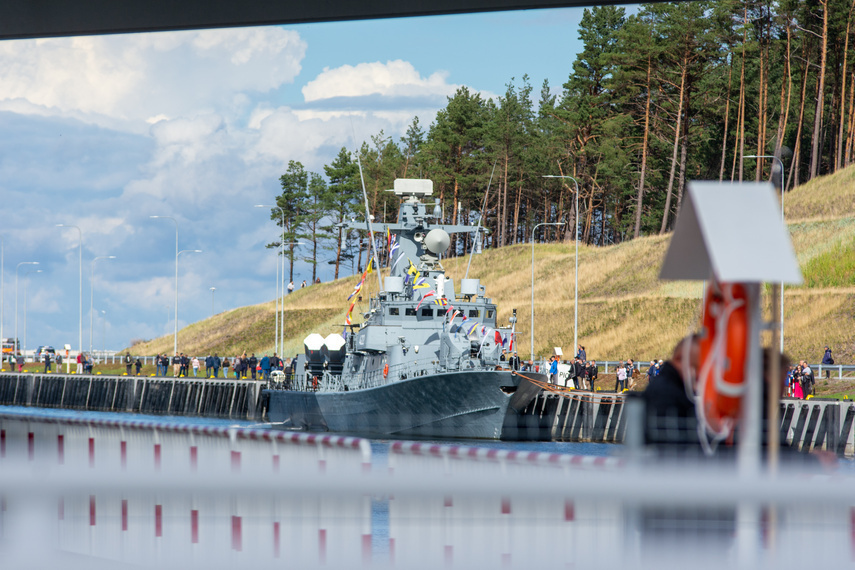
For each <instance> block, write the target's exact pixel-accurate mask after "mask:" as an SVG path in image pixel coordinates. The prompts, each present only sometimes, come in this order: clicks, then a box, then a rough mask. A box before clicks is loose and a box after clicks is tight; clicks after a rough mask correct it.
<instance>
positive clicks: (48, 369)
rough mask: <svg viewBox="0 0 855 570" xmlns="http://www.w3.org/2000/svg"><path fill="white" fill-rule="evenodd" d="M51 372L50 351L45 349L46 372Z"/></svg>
mask: <svg viewBox="0 0 855 570" xmlns="http://www.w3.org/2000/svg"><path fill="white" fill-rule="evenodd" d="M48 372H50V352H48V351H45V372H44V373H45V374H47V373H48Z"/></svg>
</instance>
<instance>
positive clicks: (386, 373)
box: [383, 362, 389, 378]
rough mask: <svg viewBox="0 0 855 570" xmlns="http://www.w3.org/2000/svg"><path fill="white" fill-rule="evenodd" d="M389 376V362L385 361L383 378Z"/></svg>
mask: <svg viewBox="0 0 855 570" xmlns="http://www.w3.org/2000/svg"><path fill="white" fill-rule="evenodd" d="M387 376H389V363H388V362H387V363H386V365H385V366H383V378H386V377H387Z"/></svg>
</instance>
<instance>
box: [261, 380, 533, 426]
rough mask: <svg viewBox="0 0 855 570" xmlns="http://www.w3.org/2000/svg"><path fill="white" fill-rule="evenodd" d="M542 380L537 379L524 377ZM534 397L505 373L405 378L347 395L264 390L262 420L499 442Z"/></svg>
mask: <svg viewBox="0 0 855 570" xmlns="http://www.w3.org/2000/svg"><path fill="white" fill-rule="evenodd" d="M526 376H534V377H536V379H537V380H545V377H544V376H543V375H542V374H528V373H526ZM536 393H537V388H536V387H533V385H531V384H530V383H529V382H528V380H527V379H525V378H524V377H521V376H519V375H516V374H513V373H511V372H510V371H507V370H489V371H483V370H480V371H460V372H445V373H436V374H430V375H426V376H420V377H414V378H409V379H406V380H401V381H397V382H393V383H390V384H385V385H382V386H377V387H374V388H368V389H364V390H356V391H347V392H304V391H291V390H269V391H267V392H266V394H267V417H268V420H269V421H270V422H271V423H273V424H276V425H277V426H278V427H283V428H290V429H304V430H309V431H330V432H335V433H345V434H353V435H362V436H373V437H418V438H442V439H445V438H465V439H500V438H501V435H502V426H503V424H504V422H505V418H506V416H507V415H508V414H511V415H514V414H516V413H518V412H519V411H520V410H522V409H523V408H524V407H525V405H526V404H528V402H529V401H530V400H531V399H532V398H533V397H534V394H536Z"/></svg>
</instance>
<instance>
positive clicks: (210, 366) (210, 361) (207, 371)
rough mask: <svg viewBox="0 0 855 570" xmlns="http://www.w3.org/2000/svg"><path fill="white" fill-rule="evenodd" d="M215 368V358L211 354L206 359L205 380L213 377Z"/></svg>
mask: <svg viewBox="0 0 855 570" xmlns="http://www.w3.org/2000/svg"><path fill="white" fill-rule="evenodd" d="M213 368H214V357H213V356H211V355H210V354H209V355H208V356H206V357H205V378H210V377H211V372H212V369H213Z"/></svg>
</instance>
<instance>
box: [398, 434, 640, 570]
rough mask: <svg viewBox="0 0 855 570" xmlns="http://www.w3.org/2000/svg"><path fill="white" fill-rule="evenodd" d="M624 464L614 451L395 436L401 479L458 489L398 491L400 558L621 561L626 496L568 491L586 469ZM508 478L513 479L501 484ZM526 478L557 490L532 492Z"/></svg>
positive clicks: (485, 564)
mask: <svg viewBox="0 0 855 570" xmlns="http://www.w3.org/2000/svg"><path fill="white" fill-rule="evenodd" d="M621 463H622V462H621V460H620V459H617V458H609V457H588V456H570V455H555V454H546V453H517V452H513V451H507V450H498V449H489V448H476V447H457V446H444V445H430V444H422V443H407V442H396V443H393V444H392V445H391V448H390V453H389V470H390V473H391V474H392V477H393V479H395V480H398V481H400V480H406V479H422V480H423V479H425V478H429V479H436V480H438V481H444V482H446V488H447V489H448V491H447V492H445V493H442V492H433V493H431V492H425V493H416V494H413V493H410V494H403V493H397V492H396V493H395V495H394V496H393V497H390V499H389V552H390V559H391V562H392V564H393V565H394V566H396V567H399V568H442V567H456V568H500V567H503V566H504V567H508V566H513V567H526V568H557V567H560V568H564V567H573V565H574V564H575V567H577V568H598V567H618V563H619V562H620V558H619V557H618V556H616V554H617V553H618V552H619V550H618V549H615V548H614V545H615V544H622V543H623V542H624V540H625V537H624V528H623V526H622V524H621V523H620V521H621V520H622V519H621V507H620V503H619V501H615V500H612V499H610V498H609V497H608V496H604V495H600V496H598V497H593V496H590V495H588V496H585V497H582V496H580V494H578V493H573V494H572V495H567V494H565V493H563V492H562V490H565V489H567V488H568V486H572V485H573V484H574V479H575V478H576V477H577V476H578V475H579V474H581V473H584V472H589V474H590V472H606V471H612V472H614V471H615V470H617V469H618V468H619V467H620V465H621ZM497 480H498V481H497ZM502 480H506V481H507V485H506V486H505V489H504V491H503V492H496V489H497V487H502V484H501V481H502ZM473 481H474V482H476V485H477V482H478V481H483V482H484V483H485V488H484V489H482V490H478V489H475V490H473V489H472V488H470V487H468V486H467V485H466V484H465V483H464V482H470V483H471V482H473ZM521 481H529V482H530V484H531V485H532V486H536V487H537V488H539V489H543V488H554V489H555V492H554V494H551V495H542V494H541V495H539V496H538V495H534V496H532V495H531V494H530V493H529V489H526V488H520V485H519V483H520V482H521ZM454 482H457V483H458V485H460V486H459V488H458V489H457V490H455V484H454ZM586 495H587V494H586ZM565 565H566V566H565Z"/></svg>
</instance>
